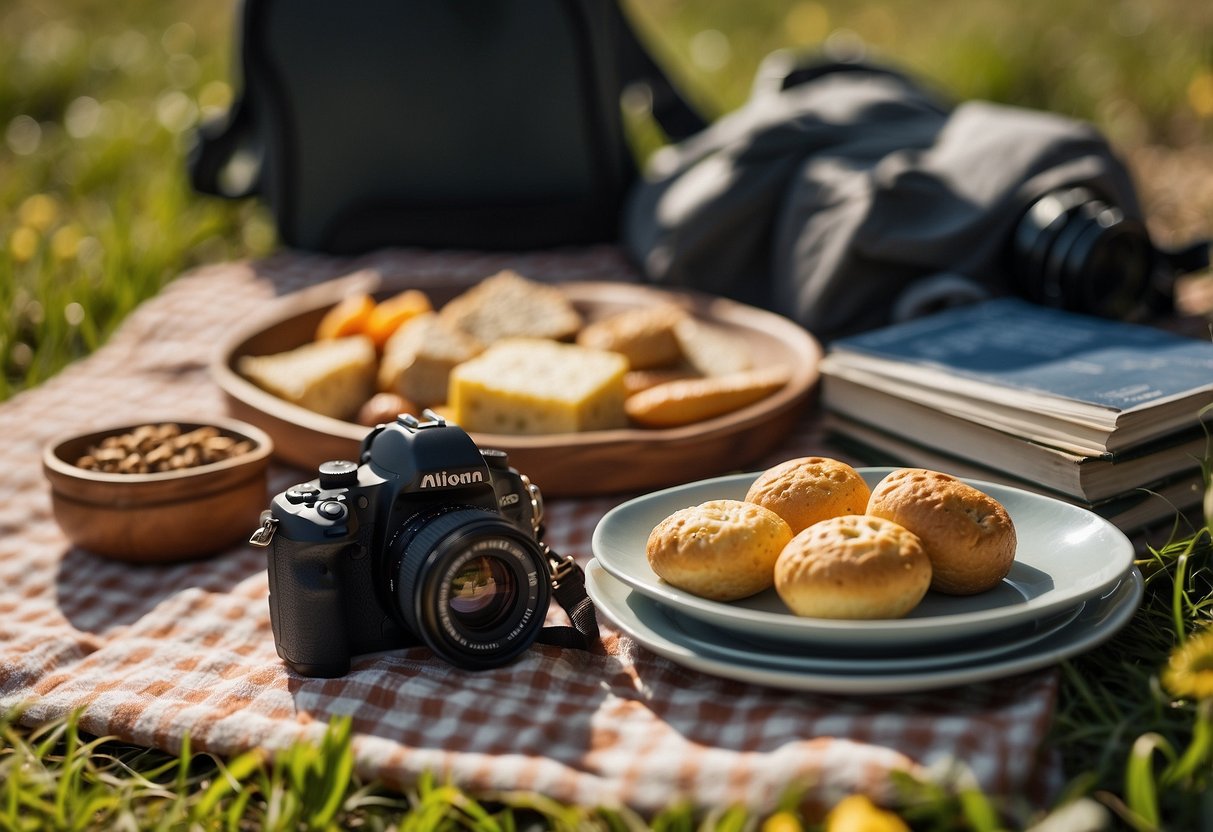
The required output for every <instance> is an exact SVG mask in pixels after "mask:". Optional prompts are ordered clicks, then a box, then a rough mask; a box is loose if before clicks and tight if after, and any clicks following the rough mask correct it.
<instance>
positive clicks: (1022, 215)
mask: <svg viewBox="0 0 1213 832" xmlns="http://www.w3.org/2000/svg"><path fill="white" fill-rule="evenodd" d="M649 167H650V170H649V174H650V175H649V176H647V177H646V178H645V179H643V180H640V181H639V182H638V184H637V186H636V187H635V188H634V189H633V192H632V194H631V195H630V198H629V201H628V203H627V205H626V207H625V222H624V230H623V237H624V242H625V245H626V247H627V249H628V251H629V252H630V254H631V255H632V256H633V258H634V259H635V260H636V261H637V262H639V263H640V264H642V267H643V269H644V271H645V273H646V275H647V276H648V277H649V278H650V279H651V280H652V281H653V282H656V283H660V284H665V285H671V286H686V287H693V288H695V289H699V290H702V291H708V292H713V293H716V294H721V295H726V296H729V297H733V298H735V299H738V300H741V301H744V302H747V303H752V304H756V305H760V306H764V307H767V308H770V309H773V310H775V311H777V312H780V313H782V314H784V315H787V316H788V317H790V318H792V319H794V320H796V321H797V322H799V323H801V324H802V325H804V326H805V327H807V328H808V329H809V330H811V331H812V332H813V333H814V334H816V335H817V336H818V337H820V338H822V339H825V340H829V339H832V338H834V337H837V336H840V335H845V334H848V333H852V332H857V331H861V330H865V329H871V328H874V327H879V326H883V325H885V324H888V323H889V322H890V321H893V320H899V319H902V318H904V317H913V316H915V315H917V314H924V313H926V312H930V311H933V310H934V309H936V308H940V307H942V306H946V305H952V304H955V303H964V302H972V301H974V300H977V299H980V298H981V297H985V296H989V295H1002V294H1017V295H1023V296H1027V297H1028V298H1029V299H1031V300H1034V301H1038V302H1047V303H1049V305H1061V303H1060V302H1058V303H1056V304H1055V303H1053V302H1052V301H1051V300H1050V298H1049V297H1048V296H1047V295H1048V292H1047V291H1044V289H1048V288H1049V287H1048V286H1045V287H1043V288H1042V286H1041V285H1040V284H1042V283H1047V282H1048V281H1049V280H1051V279H1052V275H1053V274H1054V273H1061V274H1063V275H1064V276H1067V277H1068V276H1070V274H1071V273H1072V272H1073V273H1079V272H1080V269H1077V268H1076V269H1068V266H1069V263H1068V261H1067V263H1066V264H1063V265H1066V266H1067V269H1060V268H1052V267H1051V266H1050V264H1048V263H1032V262H1025V258H1024V256H1023V255H1022V254H1021V252H1019V251H1018V250H1017V249H1018V243H1019V242H1020V241H1017V239H1016V235H1017V233H1022V231H1023V229H1024V225H1025V219H1031V218H1032V217H1031V215H1030V214H1029V209H1030V208H1031V207H1033V206H1034V205H1036V204H1037V203H1038V202H1039V201H1040V200H1042V199H1043V198H1046V197H1049V196H1052V195H1068V194H1075V193H1083V194H1089V195H1090V201H1089V202H1087V203H1081V202H1075V203H1074V206H1073V208H1072V209H1071V210H1073V211H1077V210H1078V209H1080V208H1085V207H1088V206H1090V205H1107V206H1112V207H1113V210H1112V211H1111V212H1109V213H1114V214H1115V215H1116V217H1118V218H1119V224H1118V226H1117V227H1118V229H1121V230H1124V231H1126V232H1129V231H1130V230H1133V231H1132V235H1133V237H1134V239H1132V240H1131V242H1132V243H1133V244H1134V246H1135V250H1136V253H1137V254H1138V255H1139V257H1140V258H1141V259H1142V260H1143V262H1144V263H1145V266H1144V268H1145V270H1147V271H1148V274H1146V275H1145V276H1144V277H1142V278H1141V283H1142V284H1143V285H1142V286H1141V288H1140V291H1139V295H1140V297H1139V298H1138V300H1140V301H1141V302H1142V304H1143V305H1146V306H1148V307H1149V308H1150V309H1158V310H1165V309H1166V308H1167V305H1168V304H1169V303H1170V300H1171V294H1170V289H1171V286H1170V281H1171V279H1172V278H1173V277H1174V275H1175V274H1176V273H1178V272H1180V271H1183V270H1189V269H1195V268H1201V267H1203V264H1205V263H1207V262H1208V257H1207V255H1208V251H1207V241H1198V242H1197V243H1196V244H1195V245H1193V246H1192V247H1191V248H1189V249H1187V250H1185V251H1180V252H1164V251H1159V250H1157V249H1155V248H1154V247H1153V245H1152V244H1151V243H1150V241H1149V239H1148V235H1147V234H1146V231H1145V225H1144V223H1143V216H1142V209H1141V205H1140V203H1139V200H1138V197H1137V193H1136V191H1135V188H1134V184H1133V181H1132V178H1131V176H1130V173H1129V171H1128V170H1127V168H1126V167H1125V165H1124V164H1123V163H1122V162H1121V160H1120V159H1119V158H1118V157H1117V155H1116V153H1115V152H1114V149H1113V148H1112V147H1111V145H1110V143H1109V142H1108V141H1107V139H1106V138H1105V137H1104V136H1103V135H1101V134H1100V132H1099V131H1098V130H1096V129H1095V128H1094V127H1093V126H1092V125H1090V124H1087V123H1085V122H1082V121H1079V120H1077V119H1073V118H1069V117H1066V116H1062V115H1059V114H1054V113H1047V112H1041V111H1036V110H1030V109H1026V108H1017V107H1010V106H1004V105H998V104H994V103H990V102H984V101H964V102H961V103H959V104H956V103H954V102H952V101H950V100H948V99H947V98H946V97H945V96H943V95H940V94H939V93H937V92H936V91H935V90H933V89H932V88H931V87H930V86H929V85H928V84H924V83H922V82H921V81H919V80H918V79H915V78H913V77H911V76H910V75H908V74H906V73H904V72H902V71H900V70H898V69H896V68H894V67H888V66H882V65H878V64H873V63H868V62H854V63H852V62H831V61H827V60H815V59H804V58H801V57H798V56H792V55H790V54H788V53H774V54H772V55H771V56H769V57H768V59H767V61H766V62H765V63H764V64H763V66H761V67H760V68H759V73H758V78H757V79H756V81H755V85H754V92H753V95H752V97H751V98H750V100H749V101H747V102H746V104H745V105H744V106H743V107H741V108H739V109H738V110H735V111H734V112H731V113H729V114H727V115H725V116H723V117H721V118H720V119H718V120H717V121H716V122H715V123H713V124H712V125H711V126H709V127H708V128H707V129H705V130H703V131H702V132H700V133H699V134H697V135H695V136H693V137H691V138H690V139H688V140H686V141H683V142H681V143H678V144H675V145H671V146H669V147H666V148H663V149H662V150H660V151H658V153H656V154H655V155H654V156H653V158H652V160H651V161H650V165H649ZM1063 219H1067V220H1068V219H1070V217H1069V215H1066V216H1063ZM1100 220H1101V221H1102V217H1101V218H1100ZM1098 225H1099V223H1097V222H1095V221H1094V220H1093V219H1092V220H1090V221H1088V222H1087V223H1086V226H1083V225H1080V224H1079V223H1076V222H1070V223H1069V227H1070V228H1071V229H1072V228H1079V229H1080V230H1082V229H1085V228H1086V227H1088V226H1089V227H1091V228H1094V229H1095V230H1099V229H1098V228H1095V226H1098ZM1038 232H1039V233H1038V234H1037V235H1036V236H1035V238H1034V239H1032V240H1029V241H1028V244H1027V246H1026V248H1027V249H1028V252H1027V254H1028V255H1034V254H1036V253H1037V249H1042V248H1043V249H1045V250H1046V252H1047V254H1048V255H1049V256H1050V257H1052V256H1053V255H1055V254H1058V253H1059V252H1062V253H1065V254H1071V253H1074V252H1076V251H1078V248H1077V247H1076V246H1072V247H1070V248H1069V249H1067V250H1064V251H1063V248H1062V246H1061V241H1060V239H1058V240H1057V242H1056V244H1051V243H1052V242H1053V241H1052V240H1050V239H1048V234H1050V233H1052V229H1038ZM1058 233H1059V234H1060V233H1061V232H1058ZM1122 236H1129V234H1128V233H1126V234H1125V235H1122ZM1108 248H1109V249H1110V248H1111V247H1110V246H1109V247H1108ZM1080 265H1083V264H1081V263H1080ZM1114 265H1123V264H1114ZM1122 271H1123V270H1122ZM1091 283H1092V285H1091V287H1090V290H1091V291H1090V293H1089V295H1090V296H1089V297H1081V298H1080V299H1079V300H1078V301H1071V300H1070V299H1069V298H1066V299H1065V301H1066V302H1067V303H1071V304H1072V305H1071V306H1070V307H1069V308H1075V309H1077V310H1078V311H1089V310H1094V309H1096V308H1101V307H1102V308H1112V305H1111V303H1110V300H1111V299H1113V296H1114V293H1116V292H1117V291H1118V288H1119V287H1118V286H1117V285H1116V280H1107V281H1103V282H1100V281H1099V280H1093V281H1091ZM1084 288H1085V287H1084Z"/></svg>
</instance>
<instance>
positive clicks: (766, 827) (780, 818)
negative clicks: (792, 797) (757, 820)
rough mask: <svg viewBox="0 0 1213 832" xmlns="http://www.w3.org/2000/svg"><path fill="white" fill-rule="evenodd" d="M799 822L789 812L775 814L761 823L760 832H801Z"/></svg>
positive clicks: (802, 828) (801, 827) (801, 828)
mask: <svg viewBox="0 0 1213 832" xmlns="http://www.w3.org/2000/svg"><path fill="white" fill-rule="evenodd" d="M803 830H804V827H803V826H801V825H800V820H799V819H798V818H797V817H796V816H795V815H794V814H792V813H791V812H776V813H775V814H773V815H771V816H770V817H769V818H767V819H766V820H764V821H763V822H762V832H803Z"/></svg>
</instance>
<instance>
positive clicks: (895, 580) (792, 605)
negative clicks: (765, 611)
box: [775, 514, 931, 619]
mask: <svg viewBox="0 0 1213 832" xmlns="http://www.w3.org/2000/svg"><path fill="white" fill-rule="evenodd" d="M930 583H931V561H930V559H928V558H927V555H926V552H925V551H924V550H923V546H922V543H921V541H919V539H918V537H917V536H916V535H915V534H914V533H913V532H911V531H909V530H908V529H906V528H904V527H902V526H900V525H898V524H897V523H894V522H892V521H891V520H885V519H883V518H880V517H867V516H863V515H857V514H850V515H846V516H843V517H831V518H830V519H829V520H822V521H821V522H820V523H814V524H813V525H812V526H810V527H809V528H807V529H805V530H804V531H802V532H801V533H800V534H798V535H796V536H795V537H793V538H792V540H791V542H790V543H788V545H787V546H785V547H784V549H783V552H781V553H780V555H779V559H778V560H777V561H776V562H775V591H776V592H777V593H779V597H780V598H782V599H783V602H784V603H785V604H787V605H788V609H790V610H791V611H792V612H793V613H795V614H796V615H802V616H806V617H812V618H848V619H863V618H901V617H902V616H904V615H905V614H906V613H908V612H909V611H910V610H912V609H914V607H916V606H918V603H919V602H920V601H921V600H922V597H923V596H924V595H926V593H927V588H928V587H929V586H930Z"/></svg>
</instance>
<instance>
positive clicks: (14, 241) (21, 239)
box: [8, 225, 38, 263]
mask: <svg viewBox="0 0 1213 832" xmlns="http://www.w3.org/2000/svg"><path fill="white" fill-rule="evenodd" d="M8 252H9V254H11V255H12V257H13V259H14V260H16V261H17V262H18V263H27V262H29V261H30V260H32V259H34V255H35V254H37V253H38V232H37V231H35V230H34V229H32V228H30V227H29V226H27V225H23V226H21V227H20V228H18V229H17V230H16V231H14V232H13V233H12V235H11V236H10V237H9V238H8Z"/></svg>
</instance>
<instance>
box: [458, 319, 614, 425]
mask: <svg viewBox="0 0 1213 832" xmlns="http://www.w3.org/2000/svg"><path fill="white" fill-rule="evenodd" d="M627 370H628V362H627V359H626V358H624V357H623V356H622V355H619V354H618V353H613V352H607V351H605V350H594V349H588V348H586V347H579V346H577V345H575V344H561V343H557V342H555V341H548V340H540V339H535V338H514V339H506V340H503V341H499V342H497V343H496V344H493V345H491V346H489V348H488V349H486V350H485V351H484V352H483V353H481V354H480V355H479V356H477V357H476V358H473V359H472V360H471V361H468V362H466V363H463V364H460V365H459V366H458V367H456V368H455V369H454V370H453V371H452V373H451V387H450V391H451V399H450V407H451V412H452V417H453V419H454V421H455V422H456V423H457V424H459V425H460V426H461V427H463V428H464V429H465V430H469V431H479V432H484V433H506V434H547V433H570V432H573V431H586V430H606V429H610V428H619V427H624V426H625V425H626V424H627V418H626V416H625V414H624V411H623V401H624V387H623V377H624V375H625V374H626V373H627Z"/></svg>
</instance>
